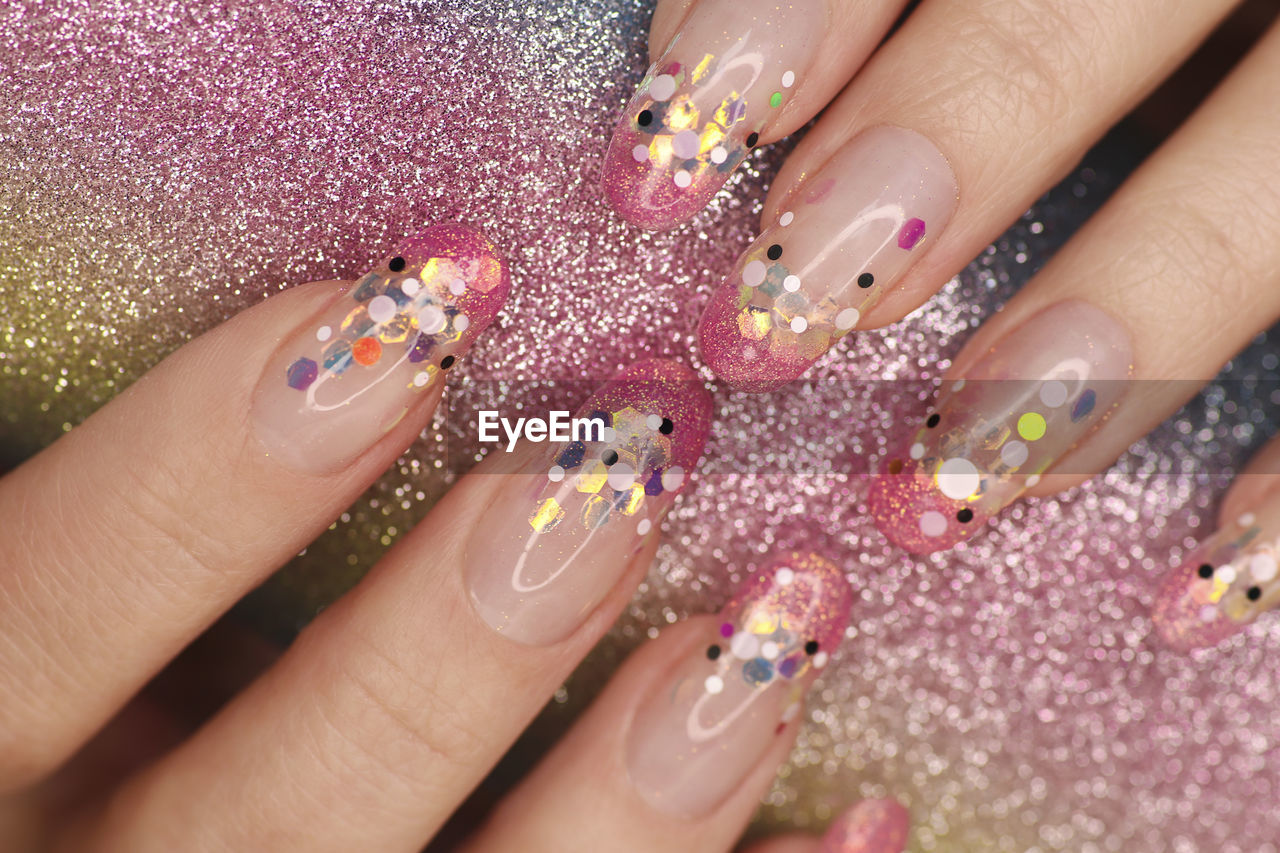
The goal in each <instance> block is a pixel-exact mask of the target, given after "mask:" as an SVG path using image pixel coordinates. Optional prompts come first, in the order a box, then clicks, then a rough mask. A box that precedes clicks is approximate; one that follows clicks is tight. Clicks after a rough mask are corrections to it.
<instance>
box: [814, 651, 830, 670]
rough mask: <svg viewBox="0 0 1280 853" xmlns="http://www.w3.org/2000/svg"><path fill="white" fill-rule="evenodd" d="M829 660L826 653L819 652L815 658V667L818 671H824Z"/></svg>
mask: <svg viewBox="0 0 1280 853" xmlns="http://www.w3.org/2000/svg"><path fill="white" fill-rule="evenodd" d="M827 660H828V658H827V653H826V652H818V653H817V654H816V655H814V656H813V665H814V667H815V668H816V669H822V668H823V667H824V666H826V665H827Z"/></svg>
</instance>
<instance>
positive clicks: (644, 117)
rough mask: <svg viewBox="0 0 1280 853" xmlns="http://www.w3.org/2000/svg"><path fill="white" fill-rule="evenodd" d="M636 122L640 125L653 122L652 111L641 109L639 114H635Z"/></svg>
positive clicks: (645, 125) (644, 125) (643, 125)
mask: <svg viewBox="0 0 1280 853" xmlns="http://www.w3.org/2000/svg"><path fill="white" fill-rule="evenodd" d="M636 124H638V125H640V126H641V127H648V126H649V125H651V124H653V113H651V112H649V111H648V110H641V111H640V115H638V116H636Z"/></svg>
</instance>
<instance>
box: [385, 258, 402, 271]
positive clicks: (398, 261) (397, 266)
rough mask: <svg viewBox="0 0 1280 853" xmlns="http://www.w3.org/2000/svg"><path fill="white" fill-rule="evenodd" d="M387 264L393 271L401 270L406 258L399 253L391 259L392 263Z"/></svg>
mask: <svg viewBox="0 0 1280 853" xmlns="http://www.w3.org/2000/svg"><path fill="white" fill-rule="evenodd" d="M387 266H389V267H391V271H392V272H400V270H402V269H404V258H402V257H400V256H399V255H397V256H395V257H394V258H392V259H391V263H389V264H387Z"/></svg>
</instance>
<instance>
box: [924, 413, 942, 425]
mask: <svg viewBox="0 0 1280 853" xmlns="http://www.w3.org/2000/svg"><path fill="white" fill-rule="evenodd" d="M941 422H942V415H940V414H938V413H937V412H934V413H933V414H932V415H929V420H927V421H925V422H924V425H925V426H927V427H928V428H929V429H933V428H934V427H936V426H937V425H938V424H939V423H941Z"/></svg>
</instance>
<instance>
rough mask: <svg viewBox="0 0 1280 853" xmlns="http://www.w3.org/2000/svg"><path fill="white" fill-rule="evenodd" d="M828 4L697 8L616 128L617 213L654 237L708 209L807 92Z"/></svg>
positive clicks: (611, 180)
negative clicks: (798, 94) (803, 87)
mask: <svg viewBox="0 0 1280 853" xmlns="http://www.w3.org/2000/svg"><path fill="white" fill-rule="evenodd" d="M825 5H826V4H822V3H801V2H797V3H787V2H778V0H701V2H699V3H696V4H695V5H694V7H693V9H692V10H691V11H690V12H689V17H688V20H687V21H686V22H685V24H684V26H683V27H682V28H681V30H680V32H679V34H678V35H677V36H676V38H675V39H674V40H673V41H672V43H671V45H670V46H669V47H668V48H667V50H666V52H664V53H663V54H662V57H661V58H660V59H659V60H658V61H657V62H655V63H654V64H653V66H652V67H651V68H650V69H649V73H648V74H646V75H645V78H644V80H642V81H641V82H640V86H639V87H638V88H637V89H636V94H635V96H634V97H633V98H632V99H631V102H630V103H629V104H628V105H627V107H626V109H625V110H624V111H623V114H622V117H621V118H620V119H619V121H618V125H617V127H616V128H615V129H614V132H613V138H612V140H611V141H610V143H609V150H608V153H606V154H605V162H604V171H603V179H602V183H603V187H604V193H605V196H606V197H607V198H608V200H609V202H610V204H612V205H613V207H614V209H616V210H617V211H618V212H619V213H620V214H622V216H623V217H625V218H626V219H627V220H628V221H630V222H632V223H634V224H636V225H639V226H640V227H642V228H648V229H651V230H663V229H667V228H671V227H674V226H675V225H678V224H679V223H681V222H683V221H684V220H686V219H688V218H689V217H691V216H693V215H694V214H695V213H697V212H698V211H699V210H701V209H702V208H703V207H704V206H705V205H706V204H707V202H708V201H710V199H711V197H712V196H714V195H715V194H716V191H717V190H719V189H720V186H721V185H722V184H723V183H724V182H725V180H727V179H728V177H729V175H730V173H732V172H733V170H734V169H735V168H737V166H738V164H739V163H741V162H742V160H743V159H744V158H745V157H746V156H747V154H748V153H749V152H750V151H751V149H752V148H754V147H755V146H756V144H757V143H758V141H759V139H760V134H761V133H762V132H763V131H764V130H765V129H766V128H767V127H769V126H770V124H771V123H772V122H773V121H774V119H775V117H776V116H777V115H778V113H779V111H780V110H781V109H782V107H783V106H784V105H785V104H786V103H787V102H788V101H789V100H790V99H791V96H792V94H793V93H794V92H795V91H796V87H797V86H798V85H800V83H801V81H802V80H803V76H804V74H805V72H806V71H807V70H808V68H809V65H810V63H811V62H812V61H813V56H814V52H815V50H816V49H817V46H818V43H819V41H820V40H821V38H822V35H823V33H824V31H825V29H826V11H825Z"/></svg>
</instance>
